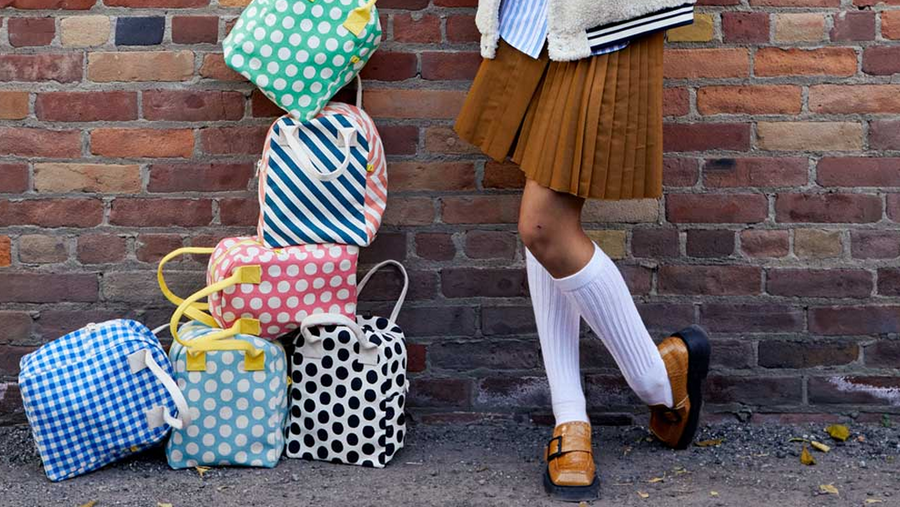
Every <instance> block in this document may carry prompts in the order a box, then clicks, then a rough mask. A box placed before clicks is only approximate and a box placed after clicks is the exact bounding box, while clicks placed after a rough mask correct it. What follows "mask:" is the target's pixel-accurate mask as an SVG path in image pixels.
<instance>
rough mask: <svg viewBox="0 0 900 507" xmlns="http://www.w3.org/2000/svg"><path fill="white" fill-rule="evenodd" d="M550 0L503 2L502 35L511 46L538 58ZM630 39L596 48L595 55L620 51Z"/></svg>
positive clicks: (544, 32) (544, 36)
mask: <svg viewBox="0 0 900 507" xmlns="http://www.w3.org/2000/svg"><path fill="white" fill-rule="evenodd" d="M548 3H549V1H548V0H503V3H501V4H500V37H502V38H503V40H505V41H506V42H507V44H509V45H510V46H512V47H514V48H516V49H518V50H519V51H521V52H523V53H525V54H526V55H528V56H530V57H532V58H538V57H539V56H540V55H541V50H542V49H543V48H544V44H545V43H546V42H547V33H548V32H549V31H550V28H549V26H548V23H547V6H548ZM627 45H628V41H627V40H626V41H623V42H617V43H613V44H607V45H605V46H601V47H599V48H596V49H594V51H593V52H592V54H593V55H594V56H597V55H602V54H606V53H612V52H613V51H618V50H620V49H622V48H624V47H625V46H627Z"/></svg>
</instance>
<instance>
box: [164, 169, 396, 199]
mask: <svg viewBox="0 0 900 507" xmlns="http://www.w3.org/2000/svg"><path fill="white" fill-rule="evenodd" d="M254 171H255V167H254V165H253V164H252V163H243V164H220V163H210V164H204V163H196V162H192V163H182V164H153V165H151V166H150V181H149V182H148V184H147V190H148V191H150V192H183V191H195V192H223V191H228V190H246V189H247V185H248V183H249V181H250V179H251V178H253V173H254ZM392 183H393V182H392Z"/></svg>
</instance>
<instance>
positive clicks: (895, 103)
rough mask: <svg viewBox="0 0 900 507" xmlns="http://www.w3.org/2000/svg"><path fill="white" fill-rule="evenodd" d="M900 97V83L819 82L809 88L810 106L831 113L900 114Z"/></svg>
mask: <svg viewBox="0 0 900 507" xmlns="http://www.w3.org/2000/svg"><path fill="white" fill-rule="evenodd" d="M896 56H897V57H900V52H898V53H896ZM897 71H898V72H900V65H898V66H897ZM898 97H900V85H853V86H846V85H816V86H811V87H810V89H809V109H810V110H811V111H813V112H816V113H830V114H841V113H845V114H846V113H900V98H898Z"/></svg>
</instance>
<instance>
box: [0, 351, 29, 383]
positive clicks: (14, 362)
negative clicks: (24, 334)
mask: <svg viewBox="0 0 900 507" xmlns="http://www.w3.org/2000/svg"><path fill="white" fill-rule="evenodd" d="M35 350H37V347H28V346H26V347H17V346H11V345H0V375H2V376H4V377H14V376H16V375H18V374H19V361H21V360H22V358H23V357H24V356H25V355H26V354H30V353H32V352H34V351H35Z"/></svg>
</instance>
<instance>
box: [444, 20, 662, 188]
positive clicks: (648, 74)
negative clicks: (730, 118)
mask: <svg viewBox="0 0 900 507" xmlns="http://www.w3.org/2000/svg"><path fill="white" fill-rule="evenodd" d="M663 38H664V37H663V33H662V32H659V33H655V34H650V35H647V36H644V37H641V38H639V39H635V40H633V41H631V43H630V44H629V45H628V46H627V47H626V48H624V49H622V50H619V51H615V52H613V53H608V54H605V55H599V56H594V57H590V58H586V59H583V60H578V61H575V62H553V61H550V60H549V58H548V57H547V52H546V49H545V50H544V52H543V53H542V54H541V57H540V58H538V59H533V58H530V57H528V56H527V55H525V54H523V53H521V52H519V51H517V50H516V49H514V48H512V47H511V46H509V45H508V44H506V43H505V42H504V41H502V40H501V41H500V47H499V48H498V50H497V55H496V58H494V59H492V60H484V61H483V62H482V64H481V68H480V69H479V71H478V74H477V76H476V78H475V81H474V82H473V84H472V88H471V89H470V91H469V94H468V96H467V97H466V101H465V104H464V106H463V109H462V112H461V113H460V115H459V117H458V118H457V121H456V125H455V130H456V132H457V133H458V134H459V136H460V137H461V138H463V139H465V140H467V141H469V142H470V143H472V144H474V145H476V146H478V147H479V148H480V149H481V150H482V151H483V152H484V153H485V154H487V155H488V156H490V157H491V158H494V159H495V160H503V159H505V158H506V157H507V156H511V157H512V160H513V162H515V163H517V164H519V167H520V168H521V169H522V171H523V172H524V173H525V175H526V176H527V177H528V178H529V179H532V180H534V181H536V182H537V183H538V184H540V185H542V186H545V187H548V188H552V189H554V190H557V191H560V192H566V193H570V194H574V195H577V196H580V197H584V198H598V199H637V198H648V197H659V196H660V195H662V79H663V78H662V49H663Z"/></svg>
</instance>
